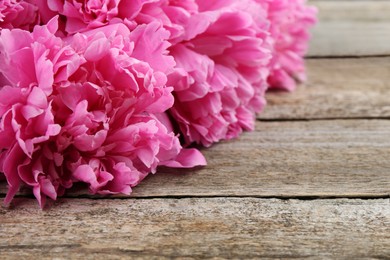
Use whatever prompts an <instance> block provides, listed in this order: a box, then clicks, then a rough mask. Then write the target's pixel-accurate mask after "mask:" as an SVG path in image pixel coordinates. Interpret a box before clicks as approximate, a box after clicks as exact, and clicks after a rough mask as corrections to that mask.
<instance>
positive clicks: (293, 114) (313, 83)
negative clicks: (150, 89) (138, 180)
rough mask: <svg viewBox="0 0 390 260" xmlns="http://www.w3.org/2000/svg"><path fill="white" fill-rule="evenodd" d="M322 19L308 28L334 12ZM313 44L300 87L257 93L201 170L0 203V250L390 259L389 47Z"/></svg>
mask: <svg viewBox="0 0 390 260" xmlns="http://www.w3.org/2000/svg"><path fill="white" fill-rule="evenodd" d="M312 2H313V3H314V4H317V5H319V6H321V8H323V10H326V8H328V9H330V10H332V8H333V9H334V5H335V4H336V3H337V2H338V3H340V2H342V4H344V5H345V6H344V8H345V10H349V9H348V3H349V5H350V6H349V7H351V6H352V5H353V4H356V3H359V5H360V6H361V7H360V8H361V9H359V10H360V11H361V12H362V13H364V11H365V10H367V6H371V7H372V4H371V3H370V2H373V3H376V4H383V5H386V6H388V7H390V1H358V2H355V3H354V2H353V1H312ZM365 4H367V5H366V6H365ZM370 4H371V5H370ZM340 6H342V5H340ZM354 8H358V7H356V6H355V7H354ZM372 8H377V7H372ZM376 10H377V11H378V12H379V13H378V12H377V16H376V17H378V19H382V18H383V17H384V19H388V18H389V16H386V15H382V16H381V15H380V14H382V13H381V12H380V11H381V10H384V11H383V12H386V10H390V9H386V8H384V7H382V8H377V9H376ZM355 13H356V12H355ZM349 14H350V13H349V12H348V11H345V12H344V13H343V12H341V11H340V14H339V16H338V17H339V19H340V20H343V19H344V20H348V19H350V18H348V17H349ZM355 15H356V14H355ZM322 17H323V18H324V19H323V20H322V23H321V24H320V26H319V27H318V29H316V31H315V35H319V34H321V33H324V32H323V30H325V31H326V30H328V29H326V24H327V22H329V21H330V20H332V19H333V20H334V17H333V18H329V19H330V20H327V12H326V11H324V13H323V14H322ZM381 17H382V18H381ZM351 19H352V18H351ZM333 20H332V21H333ZM341 27H342V26H341ZM340 30H343V29H340ZM389 32H390V31H389ZM362 33H369V30H368V29H367V30H366V31H364V30H363V32H362ZM370 33H373V32H372V31H371V32H370ZM318 37H320V36H318ZM378 37H379V36H378ZM314 44H315V45H317V46H320V47H319V48H320V49H316V50H315V51H313V50H312V51H311V55H310V56H312V57H314V56H315V57H316V58H310V59H308V61H307V65H308V70H309V81H308V83H307V84H306V85H305V86H301V87H300V88H299V89H298V90H297V91H296V92H294V93H283V92H278V93H270V94H268V100H269V105H268V107H267V108H266V110H265V111H264V113H262V114H261V115H260V116H259V119H258V122H257V127H256V131H255V132H252V133H245V134H244V135H243V136H242V137H241V138H240V139H238V140H234V141H231V142H224V143H220V144H217V145H215V146H213V147H212V148H210V149H207V150H204V153H205V155H206V157H207V159H208V162H209V165H208V166H207V167H204V168H198V169H193V170H186V171H173V170H165V169H161V170H160V171H159V172H158V173H157V174H156V175H153V176H150V177H148V178H147V179H146V180H145V181H144V182H143V183H142V184H141V185H139V186H138V187H137V188H135V189H134V193H133V195H132V196H131V197H123V196H122V197H91V196H88V195H87V193H85V192H84V191H79V192H73V193H70V194H68V195H66V196H65V198H62V199H59V200H58V201H57V202H56V203H54V204H53V205H51V206H50V207H49V209H47V210H43V211H42V210H40V209H39V207H38V206H37V203H36V201H35V200H34V199H32V198H31V195H28V194H26V193H24V192H23V191H22V192H21V193H20V195H19V197H18V198H17V199H15V202H14V207H13V208H11V209H9V208H0V234H1V236H0V258H15V259H20V258H26V259H32V258H34V259H41V258H60V259H62V258H72V259H74V258H83V259H104V258H109V259H121V258H128V257H140V258H147V259H149V258H159V259H160V258H245V259H247V258H269V259H274V258H277V259H278V258H299V259H300V258H309V259H318V258H335V259H340V258H345V259H357V258H370V259H390V159H389V158H390V121H389V118H390V57H386V56H387V55H389V54H390V51H389V50H384V49H381V50H380V51H381V52H380V53H375V52H378V51H379V50H378V49H377V48H374V46H368V47H367V45H364V48H366V49H364V50H362V49H359V51H360V52H359V53H358V54H359V55H364V56H367V55H369V56H370V55H380V56H384V57H358V58H357V57H350V58H345V57H344V58H335V57H337V56H342V55H341V54H340V53H331V52H329V51H328V52H327V50H326V49H325V47H321V45H318V44H319V43H318V42H317V43H316V42H315V40H314ZM381 46H382V45H381ZM383 46H384V45H383ZM386 46H390V41H389V42H388V43H387V45H386ZM321 48H322V49H321ZM340 48H344V52H341V51H340V50H338V52H341V53H344V54H345V55H344V56H354V54H356V53H348V51H351V48H347V47H345V46H340ZM319 56H322V57H324V56H326V57H327V56H332V58H318V57H319ZM355 56H356V55H355ZM4 192H5V186H4V185H3V187H2V188H0V194H3V195H4ZM33 256H34V257H33Z"/></svg>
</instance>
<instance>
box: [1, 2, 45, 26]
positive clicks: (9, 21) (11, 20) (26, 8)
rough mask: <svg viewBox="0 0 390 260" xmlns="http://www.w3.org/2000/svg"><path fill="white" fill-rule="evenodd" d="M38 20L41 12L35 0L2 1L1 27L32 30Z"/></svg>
mask: <svg viewBox="0 0 390 260" xmlns="http://www.w3.org/2000/svg"><path fill="white" fill-rule="evenodd" d="M38 22H39V12H38V7H37V6H36V5H35V0H2V1H0V29H3V28H7V29H12V28H20V29H24V30H30V29H32V28H33V27H34V25H36V24H37V23H38Z"/></svg>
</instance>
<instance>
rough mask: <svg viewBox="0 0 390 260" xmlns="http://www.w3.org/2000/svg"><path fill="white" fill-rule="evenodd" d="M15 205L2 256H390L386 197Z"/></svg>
mask: <svg viewBox="0 0 390 260" xmlns="http://www.w3.org/2000/svg"><path fill="white" fill-rule="evenodd" d="M17 204H18V205H17V207H16V208H15V209H14V210H5V209H0V223H1V225H0V231H1V234H3V235H2V238H1V239H0V249H1V258H7V257H15V258H19V257H25V258H29V257H31V255H32V254H34V255H35V259H45V258H46V259H47V258H55V257H59V258H69V259H70V258H72V259H74V258H82V259H105V258H107V257H108V258H109V259H120V258H124V257H126V258H128V257H143V258H147V259H150V258H157V257H158V258H176V257H179V258H182V257H185V258H187V259H191V258H212V257H219V258H229V259H230V258H241V259H243V258H245V259H248V258H274V259H275V258H309V259H319V258H333V259H336V258H337V259H340V258H344V259H361V258H365V259H366V258H373V259H387V258H388V257H389V256H390V199H377V200H348V199H336V200H314V201H300V200H287V201H284V200H278V199H256V198H207V199H205V198H189V199H138V200H88V199H77V200H75V199H67V200H66V199H63V200H61V201H60V202H59V203H57V204H55V205H54V206H53V207H52V208H51V210H47V211H41V210H39V209H37V208H36V207H35V206H33V204H32V203H30V201H19V200H18V201H17ZM352 248H353V250H351V249H352Z"/></svg>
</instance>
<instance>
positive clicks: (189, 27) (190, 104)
mask: <svg viewBox="0 0 390 260" xmlns="http://www.w3.org/2000/svg"><path fill="white" fill-rule="evenodd" d="M197 3H198V4H199V12H198V13H194V14H191V13H190V12H189V13H188V16H189V18H188V19H186V20H185V23H184V24H183V27H184V28H185V32H186V33H185V35H184V36H183V38H182V41H181V42H179V43H176V44H174V45H173V46H172V47H171V48H170V53H171V55H173V57H174V58H175V60H176V63H177V66H176V72H175V73H172V74H171V75H170V77H169V78H170V83H171V84H173V86H174V90H175V104H174V106H173V108H172V109H171V110H170V111H171V114H172V116H173V118H174V119H175V120H176V121H177V122H178V124H179V126H180V129H181V132H182V133H183V136H184V138H185V140H186V143H192V142H196V143H201V144H202V145H204V146H210V145H211V144H212V143H214V142H218V141H220V140H223V139H231V138H235V137H237V136H238V135H239V134H240V133H241V132H242V131H243V130H253V128H254V120H255V113H256V112H260V111H261V109H262V108H263V106H264V105H265V99H264V92H265V90H266V87H267V84H266V78H267V76H268V68H267V65H268V63H269V60H270V53H271V50H270V46H269V43H268V33H267V31H266V29H267V20H266V16H265V12H264V9H262V7H261V6H260V5H257V4H255V3H253V2H252V1H245V3H248V4H251V5H252V6H251V7H252V8H256V9H253V14H252V13H249V12H247V10H245V8H247V5H246V4H243V3H240V4H238V3H235V2H234V1H231V3H229V2H228V1H222V0H220V1H214V2H213V4H210V2H206V1H197ZM255 10H258V12H257V16H256V15H254V13H255Z"/></svg>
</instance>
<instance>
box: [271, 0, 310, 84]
mask: <svg viewBox="0 0 390 260" xmlns="http://www.w3.org/2000/svg"><path fill="white" fill-rule="evenodd" d="M305 2H306V1H305V0H294V1H291V0H271V1H269V2H268V3H267V8H268V9H267V10H268V19H269V20H270V33H271V36H272V40H273V48H274V51H273V54H272V56H273V57H272V60H271V63H270V68H271V72H270V76H269V78H268V83H269V85H270V87H271V88H281V89H285V90H289V91H291V90H294V89H295V87H296V81H298V82H301V81H305V80H306V72H305V65H304V59H303V56H304V55H305V54H306V51H307V48H308V42H309V36H310V35H309V29H310V28H311V27H312V26H313V25H314V24H315V23H316V14H317V10H316V9H315V8H314V7H310V6H306V5H305Z"/></svg>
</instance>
